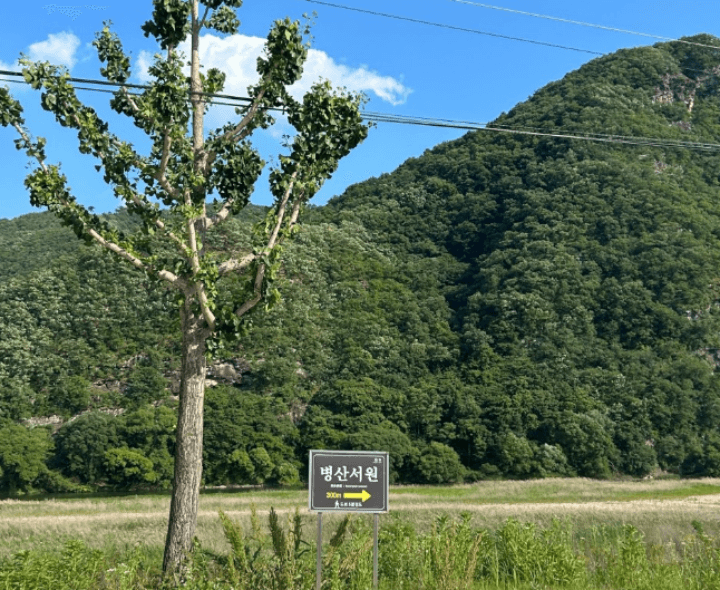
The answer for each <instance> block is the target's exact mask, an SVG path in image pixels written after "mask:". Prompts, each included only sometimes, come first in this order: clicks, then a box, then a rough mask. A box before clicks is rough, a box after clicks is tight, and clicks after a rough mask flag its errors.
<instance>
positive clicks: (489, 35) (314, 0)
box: [305, 0, 604, 55]
mask: <svg viewBox="0 0 720 590" xmlns="http://www.w3.org/2000/svg"><path fill="white" fill-rule="evenodd" d="M305 2H311V3H313V4H322V5H323V6H331V7H333V8H341V9H343V10H352V11H354V12H362V13H365V14H372V15H374V16H382V17H385V18H394V19H396V20H404V21H408V22H411V23H418V24H422V25H429V26H431V27H441V28H443V29H451V30H454V31H462V32H464V33H475V34H476V35H486V36H488V37H497V38H499V39H507V40H509V41H521V42H523V43H532V44H533V45H542V46H544V47H553V48H555V49H565V50H568V51H577V52H580V53H589V54H591V55H604V54H603V53H600V52H599V51H591V50H590V49H580V48H579V47H570V46H568V45H558V44H556V43H546V42H544V41H535V40H533V39H525V38H523V37H511V36H509V35H501V34H500V33H490V32H488V31H479V30H477V29H466V28H464V27H456V26H454V25H446V24H442V23H436V22H432V21H427V20H420V19H416V18H410V17H408V16H399V15H397V14H388V13H386V12H376V11H374V10H365V9H363V8H354V7H352V6H344V5H342V4H333V3H331V2H322V1H321V0H305Z"/></svg>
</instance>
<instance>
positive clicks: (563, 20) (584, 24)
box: [450, 0, 720, 49]
mask: <svg viewBox="0 0 720 590" xmlns="http://www.w3.org/2000/svg"><path fill="white" fill-rule="evenodd" d="M450 2H457V3H459V4H469V5H471V6H477V7H479V8H489V9H491V10H501V11H503V12H511V13H513V14H521V15H523V16H532V17H534V18H542V19H546V20H553V21H557V22H561V23H566V24H571V25H579V26H582V27H591V28H594V29H602V30H604V31H612V32H614V33H625V34H627V35H638V36H640V37H649V38H650V39H660V40H662V41H676V42H678V43H685V44H686V45H694V46H696V47H706V48H709V49H720V47H718V46H717V45H707V44H705V43H696V42H695V41H685V40H683V39H674V38H672V37H661V36H660V35H651V34H650V33H641V32H639V31H631V30H629V29H618V28H615V27H607V26H605V25H598V24H595V23H587V22H583V21H578V20H571V19H568V18H560V17H557V16H549V15H547V14H537V13H535V12H525V11H524V10H515V9H514V8H505V7H503V6H493V5H491V4H482V3H480V2H470V1H469V0H450Z"/></svg>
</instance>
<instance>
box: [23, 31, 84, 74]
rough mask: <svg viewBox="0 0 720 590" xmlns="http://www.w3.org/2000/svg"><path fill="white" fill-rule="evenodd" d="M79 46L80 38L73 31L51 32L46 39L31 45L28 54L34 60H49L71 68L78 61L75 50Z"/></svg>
mask: <svg viewBox="0 0 720 590" xmlns="http://www.w3.org/2000/svg"><path fill="white" fill-rule="evenodd" d="M78 47H80V39H78V38H77V37H76V36H75V35H73V34H72V33H66V32H62V33H57V34H52V33H51V34H50V35H48V38H47V39H46V40H45V41H39V42H38V43H33V44H32V45H30V47H29V48H28V56H29V57H30V59H31V60H33V61H49V62H50V63H51V64H54V65H58V66H60V65H62V66H65V67H67V68H68V69H69V70H71V69H72V67H73V66H74V65H75V63H76V62H77V59H76V57H75V52H76V51H77V48H78Z"/></svg>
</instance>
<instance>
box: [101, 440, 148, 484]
mask: <svg viewBox="0 0 720 590" xmlns="http://www.w3.org/2000/svg"><path fill="white" fill-rule="evenodd" d="M105 472H106V473H107V476H108V481H109V482H110V483H114V484H117V485H120V486H123V487H132V486H136V485H143V484H145V485H147V484H149V483H155V482H156V481H157V480H158V474H157V473H155V472H154V471H153V462H152V461H151V460H150V459H148V458H147V457H146V456H145V455H144V454H143V452H142V451H140V450H138V449H129V448H127V447H120V448H116V449H108V450H107V451H105Z"/></svg>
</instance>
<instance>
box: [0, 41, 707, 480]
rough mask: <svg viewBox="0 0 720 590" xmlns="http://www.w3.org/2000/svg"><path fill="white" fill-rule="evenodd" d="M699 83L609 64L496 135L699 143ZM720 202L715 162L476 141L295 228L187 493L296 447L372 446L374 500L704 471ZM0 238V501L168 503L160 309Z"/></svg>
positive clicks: (41, 226)
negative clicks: (151, 488) (401, 486)
mask: <svg viewBox="0 0 720 590" xmlns="http://www.w3.org/2000/svg"><path fill="white" fill-rule="evenodd" d="M693 39H694V40H697V41H699V42H702V43H705V44H717V43H718V41H717V39H715V38H713V37H710V36H698V37H695V38H693ZM719 64H720V56H718V55H717V52H713V51H712V50H709V49H703V48H698V47H693V46H689V45H686V44H680V43H667V44H658V45H656V46H654V47H646V48H639V49H633V50H627V51H621V52H618V53H616V54H614V55H610V56H606V57H603V58H600V59H597V60H594V61H592V62H590V63H589V64H587V65H586V66H584V67H582V68H581V69H580V70H578V71H576V72H573V73H571V74H569V75H568V76H566V77H565V78H564V79H563V80H561V81H559V82H555V83H552V84H550V85H548V86H547V87H546V88H544V89H542V90H540V91H539V92H538V93H537V94H536V95H535V96H533V97H532V98H531V99H530V100H529V101H527V102H526V103H523V104H520V105H518V106H517V107H515V108H514V109H513V110H512V111H510V112H509V113H507V114H503V115H502V116H501V117H500V118H499V119H498V120H497V121H496V123H495V125H496V126H497V127H502V126H510V127H513V128H520V127H522V128H533V129H541V130H544V131H560V130H562V131H563V132H574V133H578V134H585V135H588V134H593V133H596V134H601V133H606V134H607V133H612V134H615V135H633V136H637V137H640V136H643V137H655V138H664V139H665V140H666V141H667V142H669V141H671V140H672V141H702V142H714V143H717V142H720V96H719V95H718V92H717V90H718V72H719V71H720V66H719ZM719 197H720V152H718V151H717V150H691V149H686V148H682V149H681V148H677V147H672V146H670V145H669V144H667V145H626V144H617V143H599V142H589V141H579V140H571V139H557V138H547V137H532V136H522V135H510V134H504V133H503V134H493V133H480V132H474V133H469V134H467V135H466V136H464V137H463V138H461V139H459V140H457V141H453V142H448V143H446V144H442V145H439V146H437V147H436V148H434V149H432V150H429V151H428V152H426V153H425V154H424V155H423V156H421V157H419V158H416V159H412V160H409V161H408V162H406V163H405V164H403V165H402V166H401V167H400V168H399V169H398V170H397V171H395V172H394V173H392V174H389V175H384V176H382V177H380V178H374V179H370V180H368V181H366V182H364V183H361V184H358V185H355V186H353V187H351V188H350V189H348V190H347V191H346V193H345V194H343V195H342V196H340V197H338V198H336V199H334V200H332V201H331V202H330V203H329V204H328V205H327V206H325V207H322V208H317V209H311V210H310V211H308V216H307V217H306V220H305V223H304V226H303V228H302V230H301V232H300V234H299V235H298V237H297V239H296V242H295V243H294V244H292V245H289V246H288V247H287V249H286V253H285V262H284V267H283V271H282V273H281V276H279V277H278V280H279V281H282V282H284V286H283V289H282V292H283V301H282V302H281V303H280V304H279V305H278V306H277V307H276V308H275V309H274V310H272V312H271V313H270V314H268V315H267V316H258V317H257V318H254V319H253V323H252V325H251V326H250V327H249V328H248V329H249V330H250V334H249V337H248V338H245V339H243V340H242V342H243V346H242V347H238V348H235V349H229V350H227V351H224V354H225V357H226V358H224V359H219V360H217V361H216V362H215V364H214V365H213V366H212V367H211V369H210V373H209V378H210V379H212V380H214V381H215V382H216V383H217V385H216V386H215V387H212V388H210V389H209V390H208V393H207V404H206V408H205V415H206V446H205V455H204V456H205V466H204V475H205V481H206V483H207V484H227V483H266V482H267V483H293V482H295V481H297V480H298V477H299V474H302V473H304V469H303V462H304V461H305V460H306V459H305V458H306V457H307V450H308V449H310V448H356V449H363V448H366V449H369V448H375V449H382V450H388V451H390V453H391V455H392V477H393V479H394V480H397V481H420V482H433V483H442V482H453V481H459V480H462V479H474V478H483V477H496V476H504V477H518V478H521V477H545V476H552V475H582V476H589V477H607V476H611V475H613V474H629V475H634V476H643V475H646V474H648V473H651V472H653V471H655V470H658V469H661V470H664V471H668V472H672V473H680V474H687V475H714V476H717V475H720V431H719V430H718V424H720V381H719V380H718V375H717V374H716V352H717V350H718V348H719V347H720V344H719V338H718V336H719V335H720V332H719V327H720V326H718V305H717V301H718V288H719V287H720V282H719V275H718V269H720V230H719V229H718V228H720V223H719V222H720V198H719ZM261 214H262V211H259V210H251V211H250V212H244V213H243V215H241V216H236V217H235V218H234V219H233V220H232V221H231V222H230V223H229V224H228V225H227V226H226V227H223V228H222V229H218V231H217V232H216V233H215V234H213V235H211V236H209V238H208V239H211V240H213V241H214V242H213V245H220V246H223V247H226V248H228V249H231V250H232V249H240V248H242V247H243V246H244V244H242V243H238V240H239V239H240V238H239V236H242V235H247V231H246V229H247V227H248V226H249V224H251V223H252V222H253V221H254V220H255V219H257V218H258V217H259V216H260V215H261ZM124 219H125V217H124V216H123V215H122V212H121V213H120V214H117V215H116V216H109V220H110V223H115V224H122V223H127V222H126V221H123V220H124ZM0 229H2V232H0V233H1V235H0V248H1V250H0V251H1V252H3V255H2V256H1V257H0V277H2V279H3V280H2V281H0V310H1V311H0V314H1V316H2V318H3V322H2V325H0V420H3V424H4V426H3V428H4V429H5V431H6V432H7V433H8V436H10V438H12V439H13V440H14V439H15V438H17V443H16V444H17V445H24V446H25V448H27V449H29V450H28V452H27V453H26V455H25V456H26V457H27V465H22V466H17V465H16V466H15V467H13V463H12V461H13V459H12V457H13V456H16V455H13V454H12V453H13V451H12V449H11V448H10V447H11V446H12V445H10V446H8V445H9V443H7V444H5V446H2V447H0V467H2V471H0V482H2V485H3V487H4V488H5V489H7V490H22V489H30V488H42V487H43V486H46V485H47V486H49V485H50V484H48V483H47V482H49V481H50V479H49V476H48V475H47V473H53V474H54V476H53V477H54V479H52V481H53V482H55V484H54V485H56V486H60V485H61V484H62V485H71V484H73V482H74V484H75V485H77V484H82V485H92V484H99V483H107V484H112V485H120V486H142V485H167V484H168V482H169V478H170V469H171V467H170V466H171V459H170V458H171V457H172V453H173V444H174V442H173V428H174V424H173V422H172V418H171V416H172V413H171V412H170V411H169V410H168V406H171V405H172V404H173V403H174V402H173V400H172V398H171V397H169V396H171V394H172V393H173V391H175V390H176V388H177V383H176V381H177V379H176V376H177V367H175V366H173V364H172V362H171V359H172V358H177V347H178V346H179V328H178V327H177V326H176V327H175V328H169V327H168V326H169V325H170V323H169V322H168V321H167V318H168V317H170V315H169V311H168V310H169V309H170V308H171V307H172V303H170V302H168V296H167V295H166V294H165V292H164V291H163V289H162V288H161V287H160V286H158V285H156V284H155V283H152V282H149V281H147V279H145V278H143V277H142V276H141V275H140V274H139V273H135V272H134V271H131V270H128V269H126V268H125V267H124V266H122V265H121V264H119V263H117V262H115V261H113V260H110V259H109V258H108V257H107V256H104V255H101V254H100V253H98V252H96V251H95V250H92V249H89V248H87V247H84V246H82V247H81V246H78V245H76V244H75V243H74V242H73V241H72V240H71V239H70V238H69V237H67V238H66V237H65V234H66V233H67V232H66V230H63V229H61V228H60V227H59V226H58V225H57V224H56V223H55V222H54V221H53V220H52V219H51V218H49V217H47V216H46V215H31V216H24V217H21V218H18V219H15V220H2V221H0ZM124 229H126V230H127V229H128V228H124ZM47 261H52V264H51V265H50V270H43V269H44V267H45V266H46V264H47ZM228 287H229V292H232V289H233V285H232V284H229V285H228ZM238 288H239V287H238ZM73 308H81V309H82V313H70V309H73ZM107 408H121V409H124V412H123V411H118V410H116V411H114V412H112V413H108V410H107ZM81 412H86V413H84V414H83V415H82V416H81V417H79V418H75V419H74V420H72V421H70V420H69V419H70V417H71V416H76V415H77V414H79V413H81ZM51 414H56V415H58V416H60V417H61V418H62V421H63V422H64V423H63V424H62V426H61V427H60V428H59V429H57V426H56V427H55V428H52V427H50V428H42V427H37V428H34V429H32V430H30V432H31V433H32V436H29V435H26V434H25V432H24V431H22V429H18V427H17V424H20V423H21V422H22V421H23V420H26V419H28V418H30V417H31V416H36V417H37V416H48V415H51ZM6 447H7V449H6ZM38 461H39V462H38ZM43 466H45V467H43ZM43 478H44V479H43Z"/></svg>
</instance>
